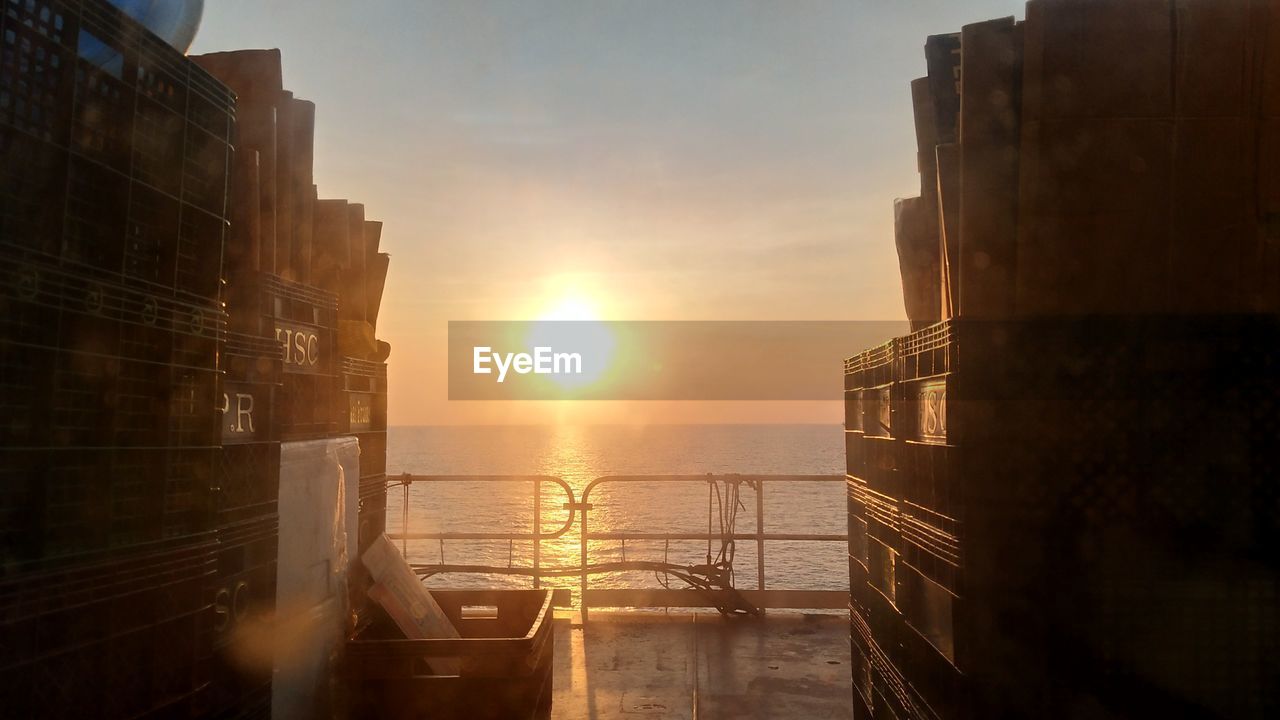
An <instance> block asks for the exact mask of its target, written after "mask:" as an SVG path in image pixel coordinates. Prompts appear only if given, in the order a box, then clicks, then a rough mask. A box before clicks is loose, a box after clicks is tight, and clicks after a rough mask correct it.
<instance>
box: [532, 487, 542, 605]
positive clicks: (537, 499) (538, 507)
mask: <svg viewBox="0 0 1280 720" xmlns="http://www.w3.org/2000/svg"><path fill="white" fill-rule="evenodd" d="M541 587H542V480H541V479H537V480H534V481H533V589H534V590H537V589H539V588H541Z"/></svg>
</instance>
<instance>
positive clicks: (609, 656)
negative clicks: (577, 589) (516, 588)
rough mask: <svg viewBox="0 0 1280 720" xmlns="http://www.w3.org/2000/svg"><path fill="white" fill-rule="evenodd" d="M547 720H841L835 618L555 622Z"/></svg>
mask: <svg viewBox="0 0 1280 720" xmlns="http://www.w3.org/2000/svg"><path fill="white" fill-rule="evenodd" d="M555 632H556V667H555V704H554V707H553V710H552V717H553V718H564V719H565V720H570V719H572V720H579V719H582V720H611V719H613V718H619V719H620V720H682V719H684V718H687V719H688V720H695V719H696V720H722V719H723V720H738V719H740V718H755V719H760V720H763V719H765V718H769V719H770V720H789V719H791V718H797V719H800V720H810V719H812V720H818V719H819V718H839V719H840V720H846V719H847V718H850V717H851V716H852V714H853V708H852V690H851V684H850V676H849V672H850V671H849V623H848V620H847V619H845V618H844V617H842V616H841V615H790V614H773V615H769V616H767V617H765V618H748V619H734V620H727V619H724V618H722V617H720V616H719V615H717V614H715V613H711V614H703V613H699V614H697V615H693V614H680V615H676V614H672V615H666V614H662V613H651V614H650V613H644V614H636V613H604V612H599V611H596V612H593V613H591V620H590V622H589V623H588V624H587V626H586V627H585V628H583V627H582V626H581V625H578V624H577V623H576V618H575V622H570V621H569V620H567V619H561V620H557V621H556V625H555Z"/></svg>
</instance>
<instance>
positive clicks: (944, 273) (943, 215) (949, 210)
mask: <svg viewBox="0 0 1280 720" xmlns="http://www.w3.org/2000/svg"><path fill="white" fill-rule="evenodd" d="M937 159H938V227H939V228H940V229H941V237H940V242H939V243H938V247H939V252H940V260H939V277H940V279H941V286H940V288H939V289H940V291H941V303H942V319H944V320H945V319H947V318H950V317H954V316H955V314H956V311H957V310H958V309H959V307H960V304H959V297H957V292H958V290H959V282H958V277H957V271H958V268H959V257H960V146H959V145H956V144H946V145H939V146H938V148H937Z"/></svg>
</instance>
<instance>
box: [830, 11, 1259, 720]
mask: <svg viewBox="0 0 1280 720" xmlns="http://www.w3.org/2000/svg"><path fill="white" fill-rule="evenodd" d="M1119 28H1125V30H1124V31H1120V30H1119ZM1276 38H1280V10H1277V8H1276V5H1275V3H1273V2H1262V1H1257V2H1255V1H1253V0H1223V2H1217V3H1192V2H1173V1H1165V0H1136V1H1131V2H1124V1H1121V0H1098V1H1097V2H1091V3H1079V2H1071V1H1070V0H1033V1H1032V2H1030V3H1029V4H1028V5H1027V16H1026V21H1025V22H1015V21H1014V20H1013V19H1012V18H1007V19H1001V20H992V21H987V22H981V23H975V24H972V25H966V26H965V27H964V28H962V30H961V31H960V32H959V33H955V34H949V35H937V36H932V37H930V38H928V40H927V41H926V44H925V56H926V65H927V67H928V76H927V77H925V78H921V79H919V80H916V81H915V82H913V83H912V85H911V92H912V98H913V101H914V104H915V121H916V135H917V141H918V150H919V155H918V158H917V165H918V167H919V169H920V173H921V178H920V179H921V194H920V197H918V198H909V199H907V200H903V201H899V202H898V203H897V205H896V206H895V221H896V222H895V233H896V238H895V239H896V243H897V248H898V252H899V259H900V263H901V271H902V276H903V286H904V288H903V289H904V300H905V301H906V308H907V312H908V317H909V318H910V319H911V321H912V330H913V331H914V332H913V333H912V334H911V335H908V336H905V337H902V338H898V339H896V340H894V341H893V342H892V344H891V346H892V347H891V348H890V349H889V350H888V351H887V352H888V354H889V355H891V357H892V360H891V362H889V367H891V368H892V369H891V370H890V371H889V376H888V378H887V379H886V378H884V377H883V376H880V377H871V378H870V379H866V376H871V375H874V373H872V372H870V371H869V370H868V368H869V367H871V366H876V367H880V366H882V363H881V362H880V361H879V360H875V361H873V360H872V358H873V357H874V358H883V357H884V355H885V353H886V350H885V348H884V346H881V347H879V348H876V349H873V350H872V351H869V352H867V353H863V354H862V355H859V356H856V357H854V358H851V359H850V361H849V362H848V363H847V364H846V389H847V390H848V391H849V392H846V403H847V408H848V409H847V412H846V430H847V431H846V437H847V438H848V440H847V452H848V472H849V491H850V493H849V496H850V526H849V531H850V533H849V534H850V579H851V593H850V611H851V617H850V622H851V645H852V648H853V658H854V670H853V679H854V688H855V692H854V699H855V708H856V710H857V713H856V714H857V715H858V716H863V717H897V718H904V717H920V718H934V717H937V718H979V717H982V718H986V717H1034V716H1063V715H1071V716H1074V715H1081V716H1100V715H1107V716H1118V717H1139V716H1141V717H1145V716H1149V715H1155V716H1169V717H1200V716H1221V717H1257V718H1261V717H1271V716H1274V715H1275V714H1276V712H1277V703H1280V698H1278V697H1277V692H1276V688H1277V687H1280V677H1277V671H1276V669H1275V663H1274V662H1272V661H1271V660H1270V659H1269V658H1270V657H1271V656H1272V655H1273V653H1274V651H1275V649H1276V648H1277V646H1280V617H1278V612H1280V610H1278V609H1280V603H1277V602H1276V600H1277V596H1278V595H1280V568H1278V567H1277V563H1276V561H1275V560H1274V558H1265V559H1264V558H1263V554H1264V553H1263V552H1262V550H1261V548H1265V547H1270V546H1272V545H1274V543H1275V541H1276V525H1277V518H1280V506H1278V505H1277V493H1276V490H1275V489H1274V483H1270V482H1268V479H1269V478H1272V477H1274V476H1275V462H1274V460H1273V459H1272V457H1271V455H1272V453H1271V452H1270V451H1269V450H1268V449H1267V448H1268V441H1267V440H1265V439H1264V438H1266V437H1268V436H1273V435H1274V433H1275V431H1276V428H1277V427H1280V419H1278V418H1277V408H1280V397H1278V396H1277V387H1276V381H1275V379H1274V377H1275V368H1276V361H1277V357H1276V354H1275V353H1276V351H1275V348H1276V347H1277V346H1280V328H1278V327H1277V313H1278V311H1280V292H1278V290H1280V264H1278V262H1280V253H1277V252H1276V247H1277V244H1276V239H1277V228H1280V223H1277V222H1276V218H1277V217H1280V214H1278V213H1280V185H1278V184H1277V183H1276V182H1274V178H1275V177H1277V176H1278V175H1277V165H1276V162H1277V157H1278V156H1277V154H1276V153H1275V152H1274V148H1276V147H1280V121H1278V120H1277V118H1278V117H1280V48H1278V47H1277V45H1276ZM939 321H941V322H939ZM885 383H888V386H887V387H886V386H885ZM872 388H878V392H876V393H873V392H871V389H872ZM869 396H870V397H872V398H875V397H877V396H887V397H889V398H890V400H889V404H890V407H889V412H888V413H887V416H885V417H887V419H886V420H884V421H882V422H876V423H871V424H868V423H867V417H868V407H867V402H868V399H867V398H868V397H869ZM873 401H874V400H873ZM872 431H876V432H881V433H882V434H883V436H882V438H881V442H880V443H879V444H878V445H877V444H871V443H872V440H873V436H872Z"/></svg>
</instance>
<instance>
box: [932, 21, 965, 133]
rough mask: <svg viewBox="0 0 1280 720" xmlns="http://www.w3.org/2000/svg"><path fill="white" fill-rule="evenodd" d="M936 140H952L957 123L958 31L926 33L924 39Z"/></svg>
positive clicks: (957, 128) (958, 99) (958, 97)
mask: <svg viewBox="0 0 1280 720" xmlns="http://www.w3.org/2000/svg"><path fill="white" fill-rule="evenodd" d="M924 59H925V66H926V67H927V68H928V72H929V93H930V95H931V96H932V98H933V110H934V115H935V117H936V118H937V120H936V122H935V127H936V128H937V133H938V143H940V144H941V143H953V142H955V141H956V138H957V137H958V132H959V125H960V34H959V33H950V34H948V35H930V36H929V37H928V39H926V40H925V43H924Z"/></svg>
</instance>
